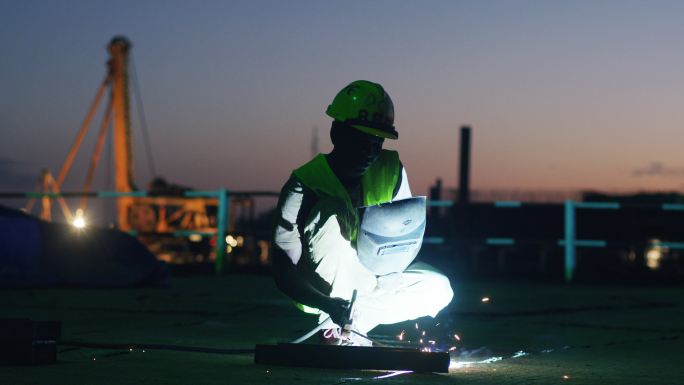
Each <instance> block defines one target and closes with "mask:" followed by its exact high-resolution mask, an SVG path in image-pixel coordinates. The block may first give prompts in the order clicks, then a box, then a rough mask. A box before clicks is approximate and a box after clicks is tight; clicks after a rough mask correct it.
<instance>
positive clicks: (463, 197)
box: [458, 126, 470, 203]
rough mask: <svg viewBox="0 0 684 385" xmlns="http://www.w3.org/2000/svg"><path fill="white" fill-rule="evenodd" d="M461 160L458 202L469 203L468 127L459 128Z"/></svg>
mask: <svg viewBox="0 0 684 385" xmlns="http://www.w3.org/2000/svg"><path fill="white" fill-rule="evenodd" d="M460 156H461V158H460V159H461V160H460V165H459V166H460V167H459V176H458V202H459V203H468V202H469V201H470V127H469V126H463V127H461V153H460Z"/></svg>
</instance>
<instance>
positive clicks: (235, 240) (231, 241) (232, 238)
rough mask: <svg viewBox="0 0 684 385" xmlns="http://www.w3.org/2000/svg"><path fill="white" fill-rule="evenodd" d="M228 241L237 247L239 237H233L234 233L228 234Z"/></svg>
mask: <svg viewBox="0 0 684 385" xmlns="http://www.w3.org/2000/svg"><path fill="white" fill-rule="evenodd" d="M226 243H227V244H229V245H230V246H232V247H235V246H237V245H238V241H237V239H235V237H233V236H232V235H228V236H227V237H226Z"/></svg>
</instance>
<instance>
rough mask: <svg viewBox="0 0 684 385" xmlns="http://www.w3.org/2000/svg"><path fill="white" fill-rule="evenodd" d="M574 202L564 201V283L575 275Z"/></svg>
mask: <svg viewBox="0 0 684 385" xmlns="http://www.w3.org/2000/svg"><path fill="white" fill-rule="evenodd" d="M575 237H576V235H575V202H573V201H572V200H566V201H565V282H570V281H572V277H573V275H574V273H575Z"/></svg>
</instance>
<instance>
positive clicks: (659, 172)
mask: <svg viewBox="0 0 684 385" xmlns="http://www.w3.org/2000/svg"><path fill="white" fill-rule="evenodd" d="M632 175H633V176H636V177H640V176H660V177H665V178H679V177H684V167H679V168H677V167H668V166H665V165H664V164H663V163H662V162H652V163H651V164H649V165H648V166H646V167H644V168H638V169H636V170H634V171H632Z"/></svg>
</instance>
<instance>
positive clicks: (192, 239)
mask: <svg viewBox="0 0 684 385" xmlns="http://www.w3.org/2000/svg"><path fill="white" fill-rule="evenodd" d="M188 239H189V240H190V242H200V241H202V236H201V235H200V234H190V235H189V236H188Z"/></svg>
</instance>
